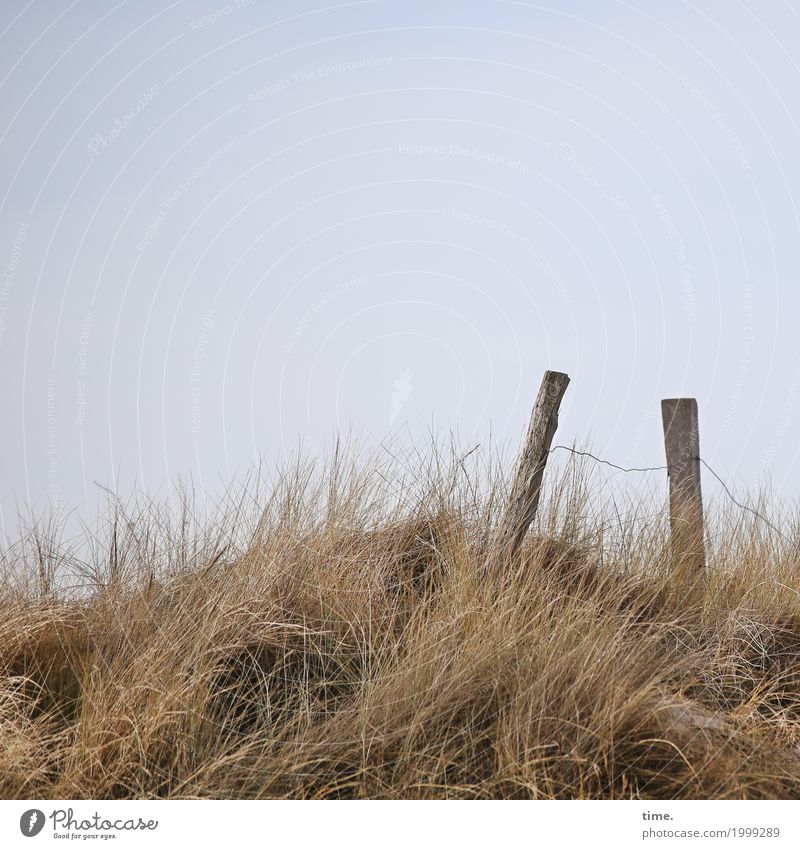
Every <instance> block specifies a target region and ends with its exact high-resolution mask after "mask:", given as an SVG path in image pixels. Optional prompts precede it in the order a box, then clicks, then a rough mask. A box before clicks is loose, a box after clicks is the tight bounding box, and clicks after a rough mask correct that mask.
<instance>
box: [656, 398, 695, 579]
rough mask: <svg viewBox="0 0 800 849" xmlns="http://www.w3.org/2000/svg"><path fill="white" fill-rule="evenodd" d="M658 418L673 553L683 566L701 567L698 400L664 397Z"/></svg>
mask: <svg viewBox="0 0 800 849" xmlns="http://www.w3.org/2000/svg"><path fill="white" fill-rule="evenodd" d="M661 418H662V420H663V423H664V448H665V450H666V454H667V475H668V476H669V520H670V528H671V532H672V551H673V555H674V556H675V558H676V559H677V560H678V562H679V564H680V565H682V566H687V567H690V568H694V569H702V568H703V567H704V566H705V546H704V541H703V498H702V494H701V491H700V429H699V424H698V415H697V401H696V400H695V399H694V398H666V399H664V400H663V401H662V402H661Z"/></svg>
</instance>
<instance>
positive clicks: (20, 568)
mask: <svg viewBox="0 0 800 849" xmlns="http://www.w3.org/2000/svg"><path fill="white" fill-rule="evenodd" d="M479 457H480V452H477V453H475V454H473V455H472V456H471V457H470V458H469V463H470V466H469V468H467V464H466V463H464V462H463V461H461V460H460V459H459V457H458V456H457V455H456V454H454V455H453V456H452V457H447V456H442V454H441V453H437V454H435V456H434V457H433V458H432V459H430V460H429V461H428V462H427V463H426V462H421V461H419V460H415V459H413V458H412V459H411V460H409V461H407V458H406V459H401V460H399V461H398V462H396V463H395V464H394V465H393V466H392V467H391V469H390V468H389V466H383V465H381V462H378V461H375V462H368V463H366V464H365V465H364V466H363V467H362V466H359V465H358V464H357V463H355V462H350V461H349V460H348V459H347V458H346V457H342V456H341V455H340V454H338V453H337V456H336V457H335V458H334V460H333V461H332V462H331V463H329V464H327V466H325V468H314V467H313V466H312V465H309V464H304V463H302V462H300V463H297V464H295V465H293V466H292V468H291V470H290V471H289V472H288V473H286V474H284V475H281V476H278V477H277V478H276V479H274V480H272V481H271V482H270V484H269V485H268V486H266V485H265V484H264V482H263V480H262V479H261V478H260V477H258V480H257V481H255V482H254V481H253V480H251V481H250V482H248V483H245V484H243V485H241V486H240V487H239V488H238V489H237V490H231V492H230V493H229V496H228V498H227V500H225V501H224V502H223V503H221V504H218V505H217V508H216V511H215V512H214V517H213V518H206V519H200V518H198V517H197V516H196V515H195V514H194V512H193V511H194V510H195V509H196V505H195V504H194V501H193V499H192V498H191V497H189V496H188V495H186V493H184V496H183V501H182V503H181V506H180V509H178V510H177V511H176V510H175V509H169V508H168V507H166V506H163V505H162V506H159V505H156V504H152V503H149V504H147V503H145V504H142V503H137V504H134V505H128V506H123V505H120V504H116V505H113V509H112V510H111V513H110V515H109V516H108V518H107V521H106V522H105V524H104V523H103V522H100V523H99V524H98V525H97V526H96V527H93V528H86V529H85V532H84V534H83V536H82V538H81V539H80V540H79V541H78V542H77V543H76V542H75V541H74V540H73V541H72V543H65V542H63V541H59V539H58V534H57V531H56V530H54V529H53V528H50V529H49V531H46V530H45V529H43V528H42V527H41V526H34V527H32V528H29V529H28V531H27V532H26V533H25V534H23V535H22V536H21V538H20V540H19V542H18V543H16V544H15V545H13V546H11V547H10V548H8V549H7V551H6V552H5V553H4V555H3V561H2V568H3V581H2V594H1V595H0V604H1V605H2V611H1V615H0V670H1V671H2V679H0V796H2V797H4V798H47V797H50V798H156V797H159V798H161V797H164V798H265V797H266V798H274V797H288V798H315V799H316V798H348V799H350V798H452V799H457V798H507V799H541V798H603V799H621V798H639V799H668V798H735V799H740V798H789V797H796V796H797V795H798V794H799V793H800V563H799V562H798V556H799V555H798V549H797V548H796V547H794V546H793V545H792V544H790V543H789V542H787V539H791V538H792V529H791V526H790V525H787V524H784V532H783V533H782V534H781V533H779V532H778V531H776V530H773V529H770V528H769V527H768V526H765V525H764V523H763V522H760V520H759V519H757V518H756V517H754V516H752V515H750V514H746V513H742V512H741V511H739V510H738V509H737V508H731V509H729V510H722V511H718V512H716V513H715V515H714V517H713V518H711V519H709V529H708V548H709V558H708V560H709V562H708V568H707V570H706V572H705V573H704V574H703V575H702V576H700V577H695V578H693V577H692V576H686V575H679V574H675V572H674V569H673V562H672V557H671V554H670V548H669V539H668V534H667V531H666V522H665V521H664V517H663V516H659V515H658V504H656V513H655V518H653V515H654V514H653V513H652V512H651V513H650V514H648V517H647V520H645V517H643V515H641V514H643V512H644V511H637V510H635V509H634V510H630V509H628V510H627V511H626V513H625V515H626V517H627V518H625V519H623V518H622V515H621V514H620V513H619V510H618V503H617V502H616V501H615V506H614V509H613V510H611V511H609V509H608V507H607V505H606V506H604V505H605V501H604V500H603V496H602V495H601V494H599V493H598V492H597V491H596V485H595V484H594V483H592V482H591V475H588V474H584V472H583V471H581V470H580V469H578V470H577V471H576V468H575V466H574V463H569V464H567V467H566V471H562V472H561V473H559V472H558V471H557V470H553V471H552V472H551V470H548V474H547V482H548V489H547V493H546V498H545V499H544V500H543V503H542V506H541V508H540V516H539V519H538V520H537V523H536V525H535V526H534V528H532V529H531V533H530V535H529V537H528V538H527V540H526V543H525V547H524V551H523V554H522V556H521V557H520V558H519V560H518V561H515V562H513V563H490V564H489V565H490V569H489V572H488V574H487V572H486V570H485V569H484V565H485V561H486V554H487V552H486V547H487V539H489V537H490V530H491V527H492V523H493V522H495V521H496V519H497V514H498V510H499V508H500V506H502V503H503V497H504V490H503V485H502V484H501V483H500V480H499V476H498V475H497V474H496V473H495V471H494V470H492V469H491V468H486V467H484V466H481V464H482V463H483V462H484V461H482V460H480V459H479ZM395 459H397V458H395ZM554 480H555V483H553V481H554ZM256 483H257V484H258V485H257V486H256ZM657 500H658V499H656V501H657Z"/></svg>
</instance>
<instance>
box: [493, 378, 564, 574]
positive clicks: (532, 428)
mask: <svg viewBox="0 0 800 849" xmlns="http://www.w3.org/2000/svg"><path fill="white" fill-rule="evenodd" d="M568 384H569V377H568V376H567V375H566V374H562V373H561V372H559V371H546V372H545V373H544V378H543V379H542V385H541V387H540V388H539V394H538V396H537V397H536V403H535V404H534V406H533V412H532V413H531V420H530V424H529V425H528V434H527V436H526V437H525V442H524V443H523V446H522V450H521V451H520V455H519V459H518V460H517V467H516V470H515V472H514V480H513V483H512V485H511V494H510V495H509V499H508V503H507V505H506V508H505V510H504V511H503V515H502V516H501V518H500V522H499V523H498V526H497V530H496V532H495V536H494V539H493V540H492V544H491V545H490V547H489V554H488V559H487V563H486V570H487V571H489V570H492V571H496V570H497V568H498V567H500V566H502V565H505V564H508V563H510V562H511V561H512V560H513V559H514V557H515V555H516V554H517V552H518V550H519V547H520V545H521V544H522V540H523V539H524V538H525V534H526V533H527V531H528V528H529V526H530V524H531V522H532V521H533V519H534V517H535V516H536V510H537V508H538V506H539V495H540V494H541V489H542V477H543V475H544V468H545V465H546V464H547V457H548V455H549V453H550V444H551V443H552V441H553V435H554V434H555V432H556V428H557V427H558V408H559V407H560V406H561V399H562V398H563V397H564V392H566V389H567V385H568Z"/></svg>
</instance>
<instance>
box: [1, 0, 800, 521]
mask: <svg viewBox="0 0 800 849" xmlns="http://www.w3.org/2000/svg"><path fill="white" fill-rule="evenodd" d="M0 15H2V18H1V19H0V32H1V33H2V36H1V37H0V103H1V104H2V120H0V162H2V168H1V169H0V262H1V263H2V267H3V272H2V280H0V387H1V389H2V399H3V401H2V404H1V405H0V433H1V434H2V439H0V452H1V453H0V470H1V471H0V496H1V498H2V500H1V503H0V507H1V509H2V516H0V519H2V522H3V526H4V527H5V526H6V525H7V524H9V523H13V518H14V516H15V515H16V511H17V505H18V504H22V503H29V504H32V505H34V506H40V507H41V506H44V505H46V504H48V503H49V502H52V501H55V502H56V503H57V504H59V505H60V506H62V507H67V508H69V507H76V506H77V507H80V506H81V505H85V504H87V503H89V502H93V501H94V500H95V498H96V491H97V487H96V486H95V482H98V483H100V484H103V485H106V486H111V487H112V488H115V489H118V490H120V491H121V492H122V493H124V492H127V491H130V489H131V488H132V487H136V488H138V489H142V490H147V491H159V490H160V489H163V488H164V486H165V485H166V484H167V483H168V482H169V481H172V480H175V479H176V478H178V477H180V476H182V477H186V476H187V475H189V474H190V473H191V474H192V475H193V477H194V479H195V481H196V482H197V483H198V485H199V486H201V487H205V488H206V489H209V490H214V489H217V488H220V487H221V486H222V483H223V482H224V481H226V480H227V479H229V478H230V477H231V476H233V475H240V474H242V473H243V472H244V471H246V470H247V469H248V468H249V467H250V466H251V465H252V464H253V463H254V462H255V460H256V458H257V457H258V456H259V455H261V456H263V457H266V458H268V459H270V460H274V459H279V458H280V457H281V456H285V455H288V454H290V453H291V452H292V451H294V450H295V449H296V447H297V445H298V440H300V439H302V440H303V441H304V443H305V445H306V446H310V448H311V450H317V449H318V448H320V447H322V446H324V445H325V444H326V443H329V442H330V439H331V436H332V434H333V433H334V432H335V431H337V430H339V431H348V430H349V431H352V432H354V433H357V434H360V435H361V437H362V439H363V440H364V442H365V443H366V444H374V443H376V442H379V441H380V440H382V439H384V438H386V437H387V436H388V435H390V434H394V435H395V436H396V437H397V438H400V439H408V440H416V439H424V434H425V433H426V431H427V430H428V429H430V428H431V427H433V428H434V429H438V430H440V431H442V430H444V431H446V430H448V429H451V428H452V429H456V430H457V431H458V432H459V434H460V435H461V437H462V440H463V441H469V440H472V439H474V440H475V441H480V440H481V439H483V438H484V437H485V434H486V433H487V432H488V430H489V427H490V425H491V428H492V432H493V433H494V435H495V437H496V438H498V439H500V440H508V441H509V442H516V440H518V439H519V437H520V435H521V434H522V433H523V432H524V429H525V426H526V423H527V419H528V416H529V413H530V408H531V405H532V402H533V399H534V397H535V394H536V391H537V389H538V385H539V381H540V379H541V375H542V371H543V370H544V369H546V368H552V369H556V370H559V371H566V372H568V373H569V374H570V376H571V378H572V384H571V386H570V388H569V390H568V392H567V395H566V397H565V400H564V404H563V407H562V414H561V423H560V428H559V433H558V436H557V440H558V441H559V442H571V441H572V440H578V441H579V442H582V443H587V442H590V443H591V445H592V446H593V447H594V448H595V449H596V450H597V451H598V452H600V453H601V454H602V456H604V457H607V458H608V459H610V460H612V461H614V462H617V463H623V464H629V465H635V466H640V465H652V464H658V463H662V462H663V439H662V430H661V418H660V410H659V401H660V399H661V398H664V397H674V396H679V395H689V396H694V397H696V398H697V399H698V402H699V405H700V415H701V451H702V454H703V456H704V457H705V458H706V460H707V461H708V462H709V463H711V464H712V465H713V466H714V468H716V469H717V471H719V472H720V474H722V475H723V476H724V477H725V478H726V479H727V480H729V481H730V482H731V483H732V484H734V485H736V486H737V487H740V488H745V489H746V488H747V487H750V486H755V485H757V484H758V483H759V482H761V481H763V480H764V479H765V478H770V477H771V480H772V486H773V489H774V490H775V491H776V493H778V494H779V495H785V496H791V497H793V496H794V495H795V494H796V493H798V492H800V439H799V438H798V437H800V399H798V393H800V331H799V330H798V316H800V281H798V267H800V263H799V260H800V232H798V231H799V229H800V223H799V219H798V209H797V206H796V201H795V189H796V187H797V185H798V177H800V157H798V155H797V151H798V142H799V141H800V139H799V138H798V136H799V135H800V133H799V132H798V121H799V120H800V109H798V91H800V67H799V66H798V61H800V60H798V59H797V51H796V46H797V44H798V43H800V12H798V10H797V7H796V6H795V7H794V8H793V5H792V4H791V3H789V2H779V1H778V0H775V1H774V2H768V3H763V2H759V3H757V2H755V0H747V2H731V0H728V1H727V2H722V0H718V1H717V2H713V1H712V0H706V2H701V3H688V2H675V3H664V2H649V1H648V0H645V2H636V3H626V2H591V3H590V2H588V0H585V2H558V3H552V4H550V5H537V4H535V3H533V2H523V0H513V2H511V0H498V2H491V0H485V2H465V1H464V0H460V2H455V0H452V2H430V0H425V2H415V0H403V2H399V0H361V2H349V3H347V2H343V3H339V4H335V5H327V4H323V3H319V2H307V1H306V0H299V2H297V0H293V2H291V3H288V2H282V3H279V2H266V0H249V2H247V0H239V2H237V0H232V2H230V3H228V4H227V5H226V4H225V3H223V2H220V0H208V2H199V1H198V2H175V3H172V4H164V3H162V2H149V0H138V2H132V0H128V2H121V3H118V4H116V5H115V4H114V3H113V2H106V0H103V2H99V1H96V2H92V1H91V0H75V2H72V3H68V2H66V0H64V2H61V0H33V2H30V3H25V2H17V0H3V3H2V12H1V13H0ZM708 487H709V488H710V489H713V481H708Z"/></svg>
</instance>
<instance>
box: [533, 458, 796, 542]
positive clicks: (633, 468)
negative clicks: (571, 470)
mask: <svg viewBox="0 0 800 849" xmlns="http://www.w3.org/2000/svg"><path fill="white" fill-rule="evenodd" d="M558 450H561V451H568V452H569V453H570V454H577V455H578V456H580V457H589V458H590V459H592V460H595V461H596V462H598V463H602V464H603V465H605V466H611V468H612V469H617V470H619V471H620V472H665V471H667V470H668V467H667V466H631V467H626V466H619V465H617V464H616V463H612V462H611V461H610V460H604V459H603V458H602V457H597V456H596V455H595V454H592V453H591V452H590V451H578V450H577V449H576V448H571V447H570V446H569V445H554V446H553V447H552V448H551V449H550V451H549V452H548V453H549V454H552V453H553V452H554V451H558ZM691 459H693V460H699V461H700V462H701V463H702V464H703V465H704V466H705V467H706V469H708V471H709V472H711V474H712V475H713V476H714V477H715V478H716V479H717V481H719V483H720V485H721V486H722V489H723V491H724V492H725V494H726V495H727V496H728V498H730V500H731V501H732V502H733V503H734V504H735V505H736V506H737V507H738V508H739V509H740V510H746V511H747V512H748V513H752V514H753V515H754V516H755V517H756V518H758V519H760V520H761V521H762V522H764V523H765V524H766V525H767V526H768V527H769V528H771V529H772V530H773V531H775V533H776V534H778V536H779V537H780V538H781V539H785V536H784V534H783V532H782V531H781V530H780V528H778V527H777V526H776V525H774V524H773V523H772V522H771V521H770V520H769V519H768V518H767V517H766V516H765V515H764V514H763V513H759V511H758V510H755V509H754V508H752V507H749V506H748V505H747V504H742V502H741V501H738V500H737V499H736V498H735V497H734V495H733V493H732V492H731V491H730V489H729V488H728V485H727V484H726V483H725V481H724V480H723V479H722V478H721V477H720V476H719V475H718V474H717V473H716V472H715V471H714V469H712V468H711V466H710V465H709V464H708V463H707V462H706V461H705V460H704V459H703V458H702V457H692V458H691Z"/></svg>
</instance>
